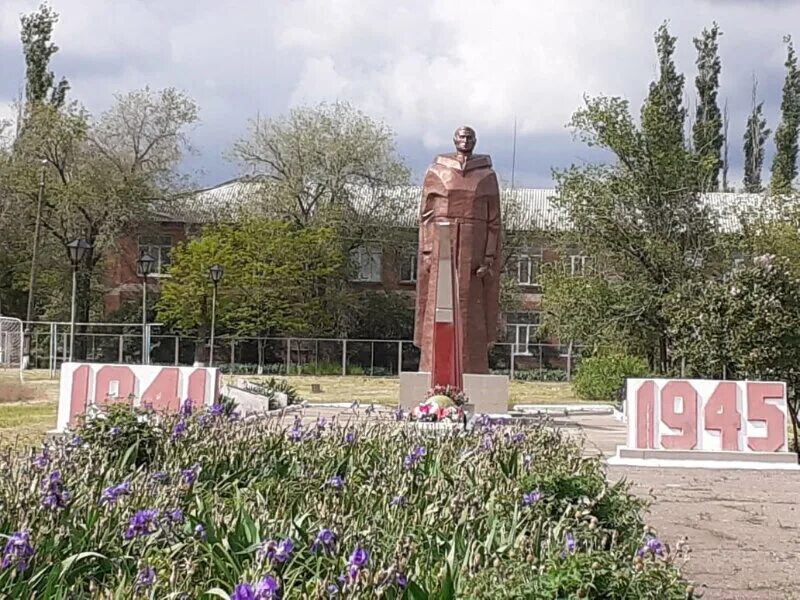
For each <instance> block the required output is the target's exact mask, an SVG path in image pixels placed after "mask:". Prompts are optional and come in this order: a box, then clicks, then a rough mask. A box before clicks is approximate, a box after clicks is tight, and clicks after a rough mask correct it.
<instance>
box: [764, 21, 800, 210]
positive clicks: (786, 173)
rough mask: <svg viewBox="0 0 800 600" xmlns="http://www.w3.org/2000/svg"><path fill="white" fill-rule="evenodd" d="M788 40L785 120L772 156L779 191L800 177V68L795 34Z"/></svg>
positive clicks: (774, 181) (788, 190)
mask: <svg viewBox="0 0 800 600" xmlns="http://www.w3.org/2000/svg"><path fill="white" fill-rule="evenodd" d="M784 41H785V42H786V62H785V63H784V64H785V66H786V78H785V79H784V82H783V98H782V99H781V122H780V123H779V124H778V127H777V129H776V130H775V157H774V158H773V159H772V180H771V181H770V187H771V191H772V193H773V194H775V195H780V194H788V193H791V191H792V182H793V181H794V178H795V177H797V152H798V139H797V138H798V135H800V71H798V68H797V54H795V51H794V45H793V44H792V39H791V37H788V36H787V37H786V38H785V39H784Z"/></svg>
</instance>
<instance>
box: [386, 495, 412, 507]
mask: <svg viewBox="0 0 800 600" xmlns="http://www.w3.org/2000/svg"><path fill="white" fill-rule="evenodd" d="M407 502H408V501H407V500H406V497H405V496H394V497H393V498H392V500H391V501H390V502H389V506H405V505H406V503H407Z"/></svg>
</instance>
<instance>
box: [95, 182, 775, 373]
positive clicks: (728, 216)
mask: <svg viewBox="0 0 800 600" xmlns="http://www.w3.org/2000/svg"><path fill="white" fill-rule="evenodd" d="M258 186H259V184H258V183H257V182H254V181H250V180H245V179H241V180H233V181H229V182H225V183H223V184H220V185H218V186H215V187H212V188H208V189H204V190H199V191H197V192H194V193H191V194H187V195H185V196H184V197H182V198H180V199H178V200H176V201H173V202H171V203H170V204H169V207H168V208H164V209H161V210H157V211H156V216H157V219H156V220H155V221H154V222H152V223H150V224H148V226H147V227H146V228H145V229H143V230H142V231H141V232H139V234H138V235H137V236H132V237H129V238H127V239H126V240H124V241H123V242H122V244H121V247H122V251H121V252H120V253H119V255H118V257H117V258H116V260H115V261H114V263H113V264H112V265H111V266H110V268H109V270H108V272H107V279H106V289H107V292H106V296H105V308H106V311H107V312H113V311H114V310H116V309H118V308H119V307H120V306H121V305H122V304H123V303H125V302H126V301H127V300H132V299H135V298H138V297H140V295H141V286H142V283H141V277H139V276H138V275H137V272H136V259H137V258H138V256H139V254H140V252H142V251H146V252H148V253H149V254H150V255H151V256H153V257H154V258H155V264H154V268H153V274H152V276H151V277H150V278H149V290H151V291H153V292H157V290H158V287H159V285H160V281H161V280H162V279H163V278H164V277H168V276H169V275H168V274H167V273H166V271H167V269H168V267H169V265H170V262H171V251H172V248H173V247H174V246H175V245H177V244H178V243H180V242H182V241H184V240H186V239H187V238H189V237H191V236H192V235H196V233H197V232H198V231H199V230H200V227H201V226H202V225H203V224H205V223H210V222H215V221H221V220H230V219H231V218H235V216H236V214H237V213H238V212H239V211H240V210H242V209H245V208H247V207H250V206H253V203H254V202H259V198H263V195H261V196H260V195H259V191H260V190H259V187H258ZM420 194H421V188H420V187H413V186H411V187H407V188H402V189H399V190H392V191H390V192H388V193H386V192H382V193H381V195H380V196H377V195H376V194H375V193H374V192H368V191H366V190H362V191H360V192H358V193H356V194H354V203H355V204H354V208H355V209H356V212H357V213H359V214H364V215H367V214H371V215H374V214H375V212H376V211H380V207H381V204H382V203H384V202H400V203H401V205H402V206H403V207H404V208H403V209H402V210H401V211H399V213H398V212H397V211H396V210H393V212H392V215H393V216H394V221H395V222H396V225H397V227H399V228H404V229H407V230H408V231H409V233H410V234H411V235H409V238H408V239H409V240H413V239H414V237H415V236H414V235H413V233H414V231H415V230H416V227H417V211H418V202H419V197H420ZM555 194H556V190H554V189H533V188H527V189H526V188H519V189H515V190H513V191H508V190H506V191H504V192H503V195H504V204H506V205H507V206H511V207H512V209H511V210H509V211H507V212H506V214H505V215H504V225H505V228H506V232H507V233H506V235H507V236H509V237H513V236H514V235H515V234H520V233H525V234H526V235H525V240H526V243H525V244H524V245H523V246H519V245H516V244H515V245H514V249H515V252H514V254H513V255H512V256H508V257H507V260H506V272H507V274H508V275H509V276H510V277H511V278H512V281H514V282H515V283H516V284H517V285H518V286H519V291H520V298H521V306H520V308H519V309H518V310H515V311H514V312H508V313H506V314H504V315H503V326H504V329H505V337H504V340H503V341H505V342H506V343H508V344H511V345H512V348H513V352H514V353H515V354H519V355H522V356H525V355H530V354H531V351H530V350H529V348H530V347H531V346H532V344H533V340H534V339H535V332H536V329H537V327H538V326H539V322H540V312H539V309H540V305H541V288H540V285H539V270H540V266H541V265H542V264H544V263H549V262H553V261H556V260H559V259H560V260H562V261H563V264H564V265H565V268H566V269H567V270H568V272H569V273H571V274H573V275H580V274H582V273H583V272H584V271H585V270H586V269H587V268H589V266H590V265H591V257H590V256H587V255H586V254H585V253H583V252H582V251H581V250H580V248H577V247H575V248H571V249H567V251H566V255H565V256H559V253H558V252H557V251H556V249H555V247H553V245H552V243H551V244H548V243H547V242H545V241H544V240H545V239H546V238H547V239H552V236H544V235H542V236H541V238H540V239H537V234H536V232H542V233H553V232H563V231H567V230H568V229H569V223H568V220H567V218H566V216H565V215H564V214H563V213H562V211H561V210H560V209H559V208H558V207H557V205H556V204H555V203H554V202H553V198H554V196H555ZM509 200H510V202H509ZM262 201H263V200H262ZM702 201H703V202H704V203H705V204H706V205H708V206H709V207H710V208H712V209H713V211H714V212H716V213H717V215H718V217H719V223H720V227H721V228H722V229H723V230H725V231H728V232H731V231H735V230H737V229H738V227H739V219H738V216H737V215H738V209H742V208H748V207H750V208H752V207H754V206H758V205H759V204H760V203H761V202H762V201H763V197H762V196H761V195H757V194H737V193H710V194H705V195H704V196H703V198H702ZM395 209H396V207H395ZM398 214H399V215H400V217H399V218H397V215H398ZM351 257H352V260H353V262H354V266H355V268H354V275H353V279H352V285H353V286H357V287H359V288H372V289H389V290H395V291H400V292H403V293H405V294H407V295H408V296H409V299H410V300H412V299H413V295H414V293H415V286H416V259H417V249H416V245H415V243H414V242H412V241H409V243H408V245H407V247H404V248H402V249H401V250H400V251H399V253H398V252H397V251H396V249H395V250H394V251H393V252H392V255H391V256H389V255H387V252H386V251H385V249H384V248H383V247H382V244H381V243H380V242H370V243H368V244H366V245H363V246H359V247H357V248H355V249H353V250H352V252H351ZM566 351H567V350H566V348H564V349H560V350H559V349H558V347H557V346H556V350H555V351H554V352H555V353H556V355H554V356H551V357H549V359H548V360H547V361H546V362H548V363H553V362H558V358H559V356H560V355H561V354H563V353H565V352H566ZM539 360H540V361H541V360H542V359H541V358H539Z"/></svg>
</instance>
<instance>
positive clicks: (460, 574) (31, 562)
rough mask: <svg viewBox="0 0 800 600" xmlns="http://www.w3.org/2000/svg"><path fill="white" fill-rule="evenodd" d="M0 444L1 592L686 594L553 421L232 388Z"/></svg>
mask: <svg viewBox="0 0 800 600" xmlns="http://www.w3.org/2000/svg"><path fill="white" fill-rule="evenodd" d="M190 412H191V410H190V409H184V410H183V411H182V414H181V415H178V416H176V417H175V418H174V419H173V420H171V421H170V420H161V419H157V418H156V417H155V415H152V414H147V413H141V414H137V415H132V414H131V413H129V412H127V410H126V409H122V408H115V409H112V410H111V411H110V412H109V415H108V418H107V419H102V420H95V421H93V422H91V423H90V424H89V425H87V426H86V427H85V428H83V429H81V430H79V431H78V432H77V433H76V435H75V436H67V437H66V438H64V439H63V440H59V441H57V442H55V443H52V444H51V445H49V446H48V447H47V448H46V449H44V450H43V449H38V450H36V451H35V452H31V453H29V454H26V455H20V454H16V453H13V452H12V451H10V450H8V451H5V452H4V453H3V456H2V461H1V462H0V473H1V474H2V477H0V534H2V536H3V539H2V540H0V548H2V550H3V554H2V557H1V560H2V562H0V597H9V598H32V597H36V598H38V599H40V600H42V599H47V598H59V599H66V598H136V597H139V598H187V599H188V598H234V599H236V600H249V599H254V598H261V599H263V598H279V597H282V598H342V597H346V598H375V597H379V596H380V597H384V598H401V597H404V598H410V599H427V598H437V599H448V598H492V599H496V598H556V597H557V598H572V597H576V598H577V597H582V598H630V599H637V600H638V599H642V598H653V599H659V600H669V599H673V598H674V599H678V598H686V597H687V594H689V595H690V593H691V591H689V592H687V584H686V582H684V581H683V580H681V578H680V576H679V572H678V569H677V567H676V566H675V564H674V561H673V559H674V556H673V555H671V554H670V552H669V549H668V548H666V547H665V546H664V545H663V544H662V543H661V542H660V541H659V540H657V539H656V538H654V537H652V536H648V535H647V534H646V533H645V528H644V526H643V524H642V520H641V510H642V506H643V505H642V502H641V501H639V500H638V499H635V498H633V497H632V496H630V495H629V494H628V492H627V488H626V486H625V484H616V485H613V486H610V485H609V484H607V482H606V480H605V477H604V473H603V471H602V468H601V465H600V463H599V462H598V460H597V459H587V458H584V457H582V453H581V449H580V447H579V446H578V445H576V444H575V443H574V442H572V441H570V440H568V439H566V438H565V437H562V436H561V434H560V433H559V432H557V431H552V430H549V429H545V428H536V429H531V428H528V429H525V430H520V429H514V428H509V427H500V426H497V425H493V424H492V423H490V422H489V421H488V420H483V421H481V422H480V424H479V425H478V426H477V427H476V429H475V431H474V432H472V433H464V432H462V431H454V432H453V433H452V434H445V435H437V436H430V435H425V434H424V433H421V432H418V431H416V430H415V429H411V428H404V427H396V426H394V425H393V424H387V423H379V422H375V423H374V424H367V425H364V426H362V427H360V428H358V429H352V428H348V427H346V426H340V425H337V424H331V423H323V422H318V423H316V424H311V425H309V426H305V427H304V426H303V425H302V424H301V423H300V422H299V421H295V422H294V423H293V424H289V425H288V426H281V425H280V424H278V423H277V422H276V421H275V420H274V419H268V418H265V419H258V420H249V421H242V420H240V419H238V418H237V416H236V414H235V412H232V411H231V410H230V407H216V406H215V407H214V408H212V410H211V411H209V412H208V413H204V414H201V415H198V414H189V413H190Z"/></svg>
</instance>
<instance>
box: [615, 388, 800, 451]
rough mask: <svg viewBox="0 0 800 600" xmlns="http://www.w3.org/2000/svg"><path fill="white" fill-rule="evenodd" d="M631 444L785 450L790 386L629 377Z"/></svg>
mask: <svg viewBox="0 0 800 600" xmlns="http://www.w3.org/2000/svg"><path fill="white" fill-rule="evenodd" d="M626 416H627V420H628V448H631V449H637V450H684V451H686V450H698V451H712V452H718V451H730V452H785V451H788V447H787V439H786V424H787V406H786V385H785V384H784V383H778V382H760V381H714V380H697V379H694V380H687V379H629V380H628V397H627V404H626Z"/></svg>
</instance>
